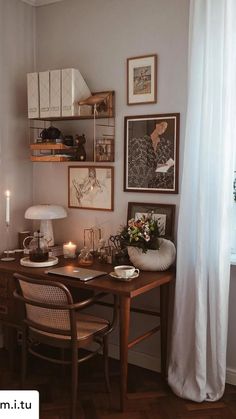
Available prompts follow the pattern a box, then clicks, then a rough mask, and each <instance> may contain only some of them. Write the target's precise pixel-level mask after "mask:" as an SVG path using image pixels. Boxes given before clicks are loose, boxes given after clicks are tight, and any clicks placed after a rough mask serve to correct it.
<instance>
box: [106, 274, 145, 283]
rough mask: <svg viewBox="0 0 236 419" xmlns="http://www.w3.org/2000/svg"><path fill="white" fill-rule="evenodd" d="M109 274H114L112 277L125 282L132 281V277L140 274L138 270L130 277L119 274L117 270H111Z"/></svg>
mask: <svg viewBox="0 0 236 419" xmlns="http://www.w3.org/2000/svg"><path fill="white" fill-rule="evenodd" d="M109 275H110V276H112V278H115V279H118V281H123V282H128V281H131V279H134V278H137V277H138V276H139V274H138V273H137V272H135V273H134V274H133V275H132V276H130V277H129V278H124V277H122V276H118V275H117V274H116V273H115V272H110V273H109Z"/></svg>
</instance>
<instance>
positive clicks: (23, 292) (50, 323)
mask: <svg viewBox="0 0 236 419" xmlns="http://www.w3.org/2000/svg"><path fill="white" fill-rule="evenodd" d="M14 276H15V278H16V279H17V280H18V283H19V285H20V289H19V287H18V291H16V292H15V296H16V297H17V298H19V299H21V300H22V301H23V302H24V303H25V310H26V321H27V323H28V324H29V326H32V327H34V328H36V329H38V330H44V331H48V332H51V333H59V334H65V335H71V334H73V329H74V328H75V319H74V316H73V310H72V306H73V298H72V295H71V293H70V291H69V290H68V288H67V287H66V286H64V285H63V284H61V283H58V282H54V281H45V280H38V279H32V278H26V277H24V276H22V275H19V274H15V275H14Z"/></svg>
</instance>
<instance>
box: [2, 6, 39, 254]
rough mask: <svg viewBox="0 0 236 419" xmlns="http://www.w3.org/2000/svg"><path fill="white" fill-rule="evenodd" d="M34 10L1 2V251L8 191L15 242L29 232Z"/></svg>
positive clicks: (4, 245)
mask: <svg viewBox="0 0 236 419" xmlns="http://www.w3.org/2000/svg"><path fill="white" fill-rule="evenodd" d="M33 40H34V9H33V8H32V7H31V6H29V5H26V4H24V3H22V2H21V1H20V0H10V1H9V0H0V57H1V62H0V91H1V96H0V173H1V176H0V195H1V197H2V198H1V199H0V202H1V205H0V235H1V242H0V250H3V249H5V248H6V231H5V230H6V229H5V223H4V220H5V202H4V191H5V190H6V189H9V190H10V191H11V193H12V198H11V227H10V228H11V242H10V245H11V246H12V247H16V245H17V232H18V231H22V229H24V228H26V226H27V224H26V223H25V220H24V211H25V208H26V207H27V206H28V205H30V204H31V202H32V164H31V162H30V161H29V158H28V121H27V118H26V116H27V112H26V109H27V101H26V73H27V72H28V71H32V69H33V65H34V42H33Z"/></svg>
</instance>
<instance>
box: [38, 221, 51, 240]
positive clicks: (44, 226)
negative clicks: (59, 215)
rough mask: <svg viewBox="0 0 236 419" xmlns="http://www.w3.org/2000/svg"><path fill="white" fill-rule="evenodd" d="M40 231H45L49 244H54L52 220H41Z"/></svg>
mask: <svg viewBox="0 0 236 419" xmlns="http://www.w3.org/2000/svg"><path fill="white" fill-rule="evenodd" d="M40 233H43V235H44V238H45V239H46V240H47V243H48V246H54V236H53V229H52V220H41V223H40Z"/></svg>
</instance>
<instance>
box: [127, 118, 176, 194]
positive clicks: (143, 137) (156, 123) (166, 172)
mask: <svg viewBox="0 0 236 419" xmlns="http://www.w3.org/2000/svg"><path fill="white" fill-rule="evenodd" d="M124 126H125V149H124V156H125V158H124V191H126V192H159V193H178V170H179V168H178V166H179V113H172V114H158V115H138V116H126V117H125V119H124Z"/></svg>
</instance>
